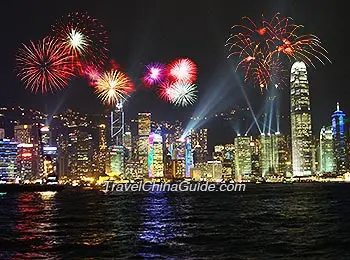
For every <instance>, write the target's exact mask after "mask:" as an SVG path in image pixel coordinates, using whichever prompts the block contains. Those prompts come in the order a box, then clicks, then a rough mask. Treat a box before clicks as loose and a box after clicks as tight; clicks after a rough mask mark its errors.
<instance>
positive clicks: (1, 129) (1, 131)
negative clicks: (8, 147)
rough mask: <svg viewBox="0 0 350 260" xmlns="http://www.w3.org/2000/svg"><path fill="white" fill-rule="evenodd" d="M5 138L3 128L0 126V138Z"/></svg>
mask: <svg viewBox="0 0 350 260" xmlns="http://www.w3.org/2000/svg"><path fill="white" fill-rule="evenodd" d="M4 138H5V129H3V128H0V139H4Z"/></svg>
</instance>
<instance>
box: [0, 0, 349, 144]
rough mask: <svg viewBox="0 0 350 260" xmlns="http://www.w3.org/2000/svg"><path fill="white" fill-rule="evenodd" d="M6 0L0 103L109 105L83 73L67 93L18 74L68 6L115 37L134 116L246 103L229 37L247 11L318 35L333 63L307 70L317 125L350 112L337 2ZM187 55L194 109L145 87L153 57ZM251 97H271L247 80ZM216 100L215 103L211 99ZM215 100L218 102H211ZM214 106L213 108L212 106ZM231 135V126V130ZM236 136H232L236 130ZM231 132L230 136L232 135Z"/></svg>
mask: <svg viewBox="0 0 350 260" xmlns="http://www.w3.org/2000/svg"><path fill="white" fill-rule="evenodd" d="M323 2H324V1H232V0H231V1H220V0H216V1H189V0H187V1H182V0H181V1H155V0H154V1H142V0H140V1H133V0H130V1H73V0H71V1H7V3H6V4H3V6H2V14H1V15H0V19H1V23H0V24H1V25H0V26H1V27H2V28H1V34H2V35H1V42H0V53H1V55H0V57H1V58H0V73H1V78H2V82H1V88H2V92H1V105H23V106H25V107H35V108H39V109H40V110H42V111H43V112H46V113H49V114H51V113H54V112H61V111H63V110H65V109H66V108H73V109H75V110H78V111H81V112H87V113H101V112H103V111H104V110H106V109H107V108H106V107H105V106H103V105H102V104H101V103H100V101H99V100H98V99H97V98H96V96H95V95H94V93H93V89H92V88H91V87H89V86H88V84H87V81H86V80H84V79H79V78H77V79H74V80H73V81H71V83H70V84H69V86H67V87H66V89H64V90H63V91H59V92H56V93H54V94H45V95H42V94H37V95H34V94H32V93H30V92H29V91H27V90H24V89H23V86H22V85H21V83H20V81H19V80H18V79H17V78H16V75H15V73H14V62H15V53H16V51H17V49H18V47H20V44H21V43H28V41H29V40H38V39H41V38H42V37H44V36H46V35H50V34H51V31H50V29H51V25H52V24H54V23H55V21H56V20H57V19H58V18H59V17H61V16H65V15H67V14H68V13H69V12H74V11H84V12H85V11H86V12H88V14H90V15H91V16H93V17H95V18H97V19H98V20H99V21H100V22H101V23H103V24H104V25H105V27H106V29H107V31H108V32H109V35H110V57H111V58H113V59H114V60H116V62H117V63H118V64H120V66H121V68H122V69H123V70H124V71H126V72H127V73H128V74H129V75H130V76H131V77H132V79H133V81H134V82H135V84H136V86H137V91H136V92H135V93H134V94H133V96H132V97H131V99H130V100H129V102H128V104H127V105H126V113H127V117H128V118H133V117H135V116H136V114H137V112H141V111H149V112H152V115H153V119H155V120H173V119H181V120H184V121H185V122H186V120H187V119H188V118H189V117H190V116H191V115H193V114H200V111H203V110H204V108H205V107H206V106H207V107H209V108H210V110H211V107H214V108H213V109H214V110H215V111H213V112H220V111H222V110H225V109H228V108H230V107H235V106H246V101H245V99H244V96H243V94H242V90H241V87H240V81H241V80H240V79H241V75H240V74H237V75H236V74H235V73H234V69H233V66H234V64H233V62H232V60H227V59H226V57H227V55H228V49H227V47H225V46H224V45H225V41H226V39H227V37H228V36H229V34H230V27H231V26H232V25H233V24H238V23H241V17H242V16H249V17H251V18H253V19H255V20H256V19H258V18H260V16H261V14H264V16H265V17H271V16H272V15H273V14H274V13H276V12H280V13H281V16H291V17H292V18H293V19H294V21H295V23H297V24H303V25H305V28H304V32H305V33H312V34H315V35H317V36H318V37H320V39H321V40H322V42H323V46H324V47H325V48H326V49H327V50H328V52H329V55H328V57H329V58H330V59H331V61H332V64H329V63H328V64H326V65H325V66H323V65H322V64H320V63H317V62H316V64H317V65H316V67H317V69H314V68H309V70H308V74H309V83H310V91H311V107H312V116H313V118H312V121H313V127H314V129H313V131H314V133H315V134H317V133H318V132H319V129H320V127H321V126H322V125H329V124H330V122H329V121H330V115H331V113H332V112H333V111H334V109H335V107H336V102H337V101H339V102H340V105H341V108H342V109H343V110H344V112H345V113H347V114H350V102H349V83H348V80H347V79H348V73H349V72H348V71H349V66H348V59H349V58H348V56H349V55H348V54H347V50H348V48H347V47H348V43H347V41H346V38H345V37H346V34H347V32H348V28H347V26H346V25H348V24H349V22H348V17H349V16H348V15H347V14H345V10H346V8H345V7H344V6H341V5H339V3H337V2H336V1H325V2H326V3H323ZM179 57H188V58H190V59H192V60H193V61H195V62H196V64H197V65H198V68H199V75H198V80H197V85H198V88H199V100H198V102H197V104H195V105H194V106H192V107H188V108H175V107H174V106H173V105H171V104H167V103H164V102H162V101H160V100H159V99H158V98H157V97H156V94H155V92H154V91H151V90H148V89H145V88H144V87H142V86H141V83H140V80H139V78H140V77H141V73H142V70H143V66H144V65H145V64H147V63H149V62H153V61H159V62H165V63H167V62H170V61H171V60H173V59H175V58H179ZM244 89H245V91H246V92H247V96H248V99H249V100H250V101H251V102H252V107H253V109H254V110H256V111H258V110H259V109H260V108H261V106H262V104H264V102H265V101H266V99H267V95H266V94H261V93H260V91H259V89H257V88H256V87H255V88H254V87H252V86H245V87H244ZM279 92H280V93H279V95H280V96H281V108H280V109H281V111H282V113H287V111H288V109H289V100H288V93H289V89H288V87H285V88H284V89H283V90H280V91H279ZM213 102H215V103H213ZM213 104H214V105H213ZM210 105H212V106H210ZM225 131H228V132H229V133H231V132H233V131H232V129H228V130H227V129H226V130H225ZM232 137H233V134H232ZM229 138H231V137H229Z"/></svg>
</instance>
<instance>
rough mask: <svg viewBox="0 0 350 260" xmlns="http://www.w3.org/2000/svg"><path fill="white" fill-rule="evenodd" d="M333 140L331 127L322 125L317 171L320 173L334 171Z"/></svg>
mask: <svg viewBox="0 0 350 260" xmlns="http://www.w3.org/2000/svg"><path fill="white" fill-rule="evenodd" d="M333 143H334V141H333V131H332V127H325V126H323V127H322V128H321V131H320V144H319V171H320V172H321V173H331V172H335V170H336V165H335V158H334V150H333V147H334V144H333Z"/></svg>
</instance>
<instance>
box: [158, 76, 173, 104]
mask: <svg viewBox="0 0 350 260" xmlns="http://www.w3.org/2000/svg"><path fill="white" fill-rule="evenodd" d="M157 92H158V96H159V98H160V99H162V100H164V101H166V102H172V101H173V100H174V91H173V82H171V81H169V80H166V81H164V82H161V83H160V85H159V88H158V89H157Z"/></svg>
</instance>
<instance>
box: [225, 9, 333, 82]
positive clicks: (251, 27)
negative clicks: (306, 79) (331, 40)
mask: <svg viewBox="0 0 350 260" xmlns="http://www.w3.org/2000/svg"><path fill="white" fill-rule="evenodd" d="M279 15H280V14H279V13H277V14H275V15H274V16H273V17H272V19H271V20H270V21H267V20H265V18H264V17H263V16H262V19H261V21H259V23H255V22H253V21H252V20H251V19H250V18H248V17H243V20H246V21H248V24H247V25H245V24H244V25H234V26H233V27H232V29H233V30H234V33H232V34H231V36H230V37H229V39H228V40H227V41H226V45H228V46H230V54H229V56H228V57H230V56H232V55H233V56H237V57H238V58H239V61H238V63H237V64H238V65H237V68H238V67H240V66H241V67H244V69H245V77H244V79H245V81H248V80H249V79H251V80H252V81H253V82H255V83H256V84H258V85H259V86H260V87H263V86H264V87H267V86H268V85H269V84H270V83H273V82H274V81H275V80H276V77H275V76H274V73H272V70H274V71H278V70H283V69H282V68H283V66H282V65H283V64H282V62H281V61H279V59H280V58H281V57H282V56H285V57H287V58H288V59H289V60H290V61H292V60H300V61H303V62H305V63H306V64H307V65H312V66H314V64H313V60H314V59H316V60H318V61H320V62H321V63H322V64H324V61H325V60H326V61H329V62H330V60H329V59H328V58H327V56H326V54H327V51H326V50H325V49H324V48H323V47H322V44H321V41H320V39H319V38H317V37H316V36H314V35H311V34H306V35H298V34H297V33H298V29H299V28H302V27H303V26H301V25H296V24H294V23H293V20H292V19H291V18H289V17H284V18H280V16H279ZM237 68H236V69H237ZM277 78H279V77H277ZM283 82H284V81H283V80H282V78H281V82H278V83H275V85H279V83H283Z"/></svg>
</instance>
